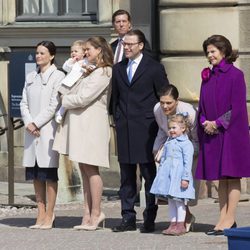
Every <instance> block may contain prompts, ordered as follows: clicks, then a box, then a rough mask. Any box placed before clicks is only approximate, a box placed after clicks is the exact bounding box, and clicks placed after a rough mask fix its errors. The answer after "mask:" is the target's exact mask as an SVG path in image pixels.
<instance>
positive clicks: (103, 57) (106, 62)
mask: <svg viewBox="0 0 250 250" xmlns="http://www.w3.org/2000/svg"><path fill="white" fill-rule="evenodd" d="M86 43H90V44H91V45H92V46H93V47H94V48H96V49H97V48H101V52H100V54H99V58H98V62H97V67H106V66H111V67H112V65H113V52H112V48H111V46H110V44H109V43H108V42H107V41H106V40H105V38H104V37H102V36H94V37H90V38H89V39H88V40H87V41H86Z"/></svg>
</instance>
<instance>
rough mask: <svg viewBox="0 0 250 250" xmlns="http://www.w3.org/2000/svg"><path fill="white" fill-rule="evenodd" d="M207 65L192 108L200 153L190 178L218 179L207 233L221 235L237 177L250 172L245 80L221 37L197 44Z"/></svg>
mask: <svg viewBox="0 0 250 250" xmlns="http://www.w3.org/2000/svg"><path fill="white" fill-rule="evenodd" d="M203 50H204V52H205V55H206V57H207V58H208V61H209V63H210V64H211V65H212V69H210V68H205V69H204V70H203V71H202V84H201V92H200V102H199V110H198V118H197V120H198V137H199V142H200V151H199V158H198V166H197V170H196V178H197V179H204V180H219V190H218V194H219V204H220V217H219V221H218V222H217V224H216V225H215V227H214V229H213V230H210V231H209V232H206V233H207V234H208V235H223V234H224V232H223V230H224V229H225V228H232V227H236V223H235V212H236V207H237V204H238V202H239V198H240V189H241V185H240V178H241V177H249V176H250V140H249V129H248V116H247V107H246V84H245V80H244V75H243V73H242V71H240V70H239V69H237V68H236V67H234V65H233V64H232V63H233V62H234V61H235V60H236V58H237V55H236V53H234V52H233V51H232V46H231V43H230V42H229V40H228V39H227V38H225V37H224V36H221V35H213V36H211V37H209V38H208V39H206V40H205V41H204V42H203Z"/></svg>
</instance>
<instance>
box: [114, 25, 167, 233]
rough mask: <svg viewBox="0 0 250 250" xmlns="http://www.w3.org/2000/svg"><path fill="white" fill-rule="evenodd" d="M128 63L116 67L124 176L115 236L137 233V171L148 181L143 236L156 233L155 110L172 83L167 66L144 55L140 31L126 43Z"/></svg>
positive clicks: (117, 122) (116, 104) (117, 121)
mask: <svg viewBox="0 0 250 250" xmlns="http://www.w3.org/2000/svg"><path fill="white" fill-rule="evenodd" d="M123 46H124V52H125V56H126V59H124V60H122V61H121V62H120V63H117V64H115V65H114V66H113V75H112V93H113V100H112V105H113V116H114V121H115V125H116V131H117V146H118V161H119V163H120V173H121V187H120V197H121V208H122V211H121V214H122V221H121V223H120V225H118V226H116V227H114V228H113V231H114V232H123V231H131V230H136V212H135V210H134V204H135V200H136V167H137V165H139V167H140V172H141V175H142V176H143V178H144V179H145V195H146V208H145V210H144V212H143V218H144V223H143V226H142V228H141V229H140V231H141V232H142V233H148V232H153V231H154V229H155V224H154V221H155V218H156V213H157V208H158V207H157V205H155V197H154V195H153V194H150V192H149V191H150V188H151V185H152V183H153V180H154V178H155V175H156V166H155V162H154V157H153V153H152V150H153V144H154V140H155V137H156V134H157V131H158V126H157V123H156V121H155V118H154V114H153V108H154V105H155V104H156V103H157V102H158V101H159V98H158V95H157V92H158V91H159V90H160V89H161V88H162V86H163V85H166V84H168V79H167V76H166V73H165V69H164V67H163V65H161V64H160V63H159V62H157V61H155V60H154V59H152V58H151V57H150V56H148V55H147V54H145V53H143V48H144V46H145V36H144V34H143V33H142V32H141V31H140V30H131V31H129V32H128V33H127V34H126V35H125V37H124V40H123Z"/></svg>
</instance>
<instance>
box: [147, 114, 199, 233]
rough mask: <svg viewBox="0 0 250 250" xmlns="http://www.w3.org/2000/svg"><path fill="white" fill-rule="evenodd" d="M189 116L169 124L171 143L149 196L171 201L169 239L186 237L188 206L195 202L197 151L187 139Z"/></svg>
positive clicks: (163, 156)
mask: <svg viewBox="0 0 250 250" xmlns="http://www.w3.org/2000/svg"><path fill="white" fill-rule="evenodd" d="M190 126H191V124H190V122H189V119H188V114H187V113H185V114H184V113H179V114H176V115H173V116H171V117H170V118H169V120H168V128H169V139H168V140H167V141H166V142H165V144H164V149H163V153H162V156H161V161H160V165H159V168H158V172H157V175H156V177H155V179H154V182H153V185H152V187H151V190H150V192H151V193H153V194H155V195H156V197H165V198H167V199H168V208H169V217H170V226H169V227H168V228H167V229H165V230H163V232H162V233H163V234H166V235H182V234H185V233H186V228H185V224H184V221H185V217H186V206H185V205H186V204H187V202H188V201H189V200H190V199H195V189H194V186H193V176H192V162H193V153H194V148H193V145H192V142H191V141H190V140H189V139H188V136H187V133H188V131H189V129H190Z"/></svg>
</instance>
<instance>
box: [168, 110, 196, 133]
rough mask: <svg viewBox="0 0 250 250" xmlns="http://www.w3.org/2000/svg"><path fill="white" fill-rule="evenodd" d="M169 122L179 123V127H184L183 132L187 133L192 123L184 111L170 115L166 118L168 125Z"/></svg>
mask: <svg viewBox="0 0 250 250" xmlns="http://www.w3.org/2000/svg"><path fill="white" fill-rule="evenodd" d="M171 122H176V123H178V124H179V125H180V127H182V128H184V129H185V131H184V132H185V133H189V132H190V130H191V128H192V123H191V121H190V119H189V115H188V113H187V112H184V113H177V114H175V115H172V116H170V117H169V118H168V125H169V124H170V123H171Z"/></svg>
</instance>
